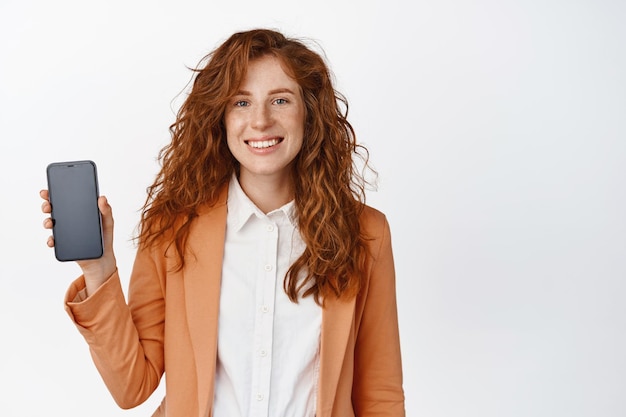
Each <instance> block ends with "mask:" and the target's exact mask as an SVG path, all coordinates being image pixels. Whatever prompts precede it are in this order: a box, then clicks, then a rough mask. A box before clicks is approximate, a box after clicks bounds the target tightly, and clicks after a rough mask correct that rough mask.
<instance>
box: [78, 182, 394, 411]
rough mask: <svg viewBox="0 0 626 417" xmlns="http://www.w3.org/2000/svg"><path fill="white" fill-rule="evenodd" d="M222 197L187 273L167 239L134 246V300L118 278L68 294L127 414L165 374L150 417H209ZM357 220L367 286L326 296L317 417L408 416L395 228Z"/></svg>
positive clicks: (371, 216)
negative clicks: (177, 266) (345, 297)
mask: <svg viewBox="0 0 626 417" xmlns="http://www.w3.org/2000/svg"><path fill="white" fill-rule="evenodd" d="M226 196H227V190H224V192H223V193H222V194H221V197H220V199H219V203H218V204H216V205H215V206H212V207H208V208H206V209H204V210H202V211H201V212H200V213H199V216H198V217H197V219H196V220H195V221H194V224H193V226H192V228H191V230H190V234H189V239H188V242H187V247H188V250H189V254H190V256H189V257H188V258H187V259H188V260H186V265H185V268H184V269H183V270H182V271H178V272H175V271H174V270H173V266H174V257H173V254H172V249H171V248H167V242H163V243H162V244H161V245H158V246H157V247H155V248H151V249H143V248H140V249H139V250H138V252H137V257H136V260H135V264H134V267H133V271H132V275H131V280H130V285H129V290H128V304H127V303H126V301H125V297H124V293H123V291H122V288H121V285H120V279H119V276H118V275H117V272H116V273H115V274H114V275H113V276H111V277H110V279H109V280H108V281H107V282H106V283H105V284H103V285H102V286H101V287H100V288H99V289H98V291H96V292H95V293H94V294H92V295H91V296H90V297H89V298H85V297H84V279H83V278H82V277H80V278H79V279H77V280H76V281H74V283H73V284H72V285H71V286H70V288H69V290H68V292H67V294H66V310H67V312H68V313H69V315H70V317H71V318H72V319H73V320H74V322H75V323H76V326H77V327H78V329H79V331H80V332H81V333H82V335H83V336H84V338H85V340H86V341H87V343H88V344H89V348H90V351H91V354H92V357H93V360H94V363H95V365H96V367H97V368H98V370H99V372H100V374H101V375H102V378H103V380H104V382H105V384H106V385H107V387H108V389H109V391H110V392H111V394H112V396H113V398H114V399H115V401H116V402H117V403H118V404H119V406H120V407H122V408H131V407H135V406H137V405H139V404H141V403H142V402H144V401H145V400H146V399H147V398H148V397H149V396H150V394H152V392H153V391H154V390H155V389H156V388H157V386H158V384H159V381H160V379H161V376H162V375H163V373H164V372H165V375H166V378H165V380H166V381H165V383H166V398H164V400H163V403H162V404H161V406H160V407H159V408H158V409H157V410H156V411H155V413H154V416H159V417H161V416H166V417H195V416H198V417H208V416H212V403H213V385H214V375H215V367H216V358H217V356H216V355H217V343H216V342H217V323H218V320H217V319H218V311H219V301H220V297H219V295H220V279H221V271H222V256H223V249H224V237H225V225H226ZM361 221H362V226H363V228H364V230H365V232H366V233H367V234H368V235H369V236H370V237H371V240H370V241H369V248H370V254H371V256H370V257H369V261H368V273H367V276H366V277H365V281H364V283H365V284H364V288H363V290H362V291H361V292H360V294H359V295H358V296H357V297H356V299H353V300H351V301H347V302H342V301H338V300H334V299H327V300H326V305H325V307H324V309H323V312H322V330H321V346H320V373H319V381H318V398H317V416H318V417H351V416H359V417H364V416H394V417H395V416H404V415H405V410H404V393H403V388H402V367H401V360H400V342H399V335H398V319H397V312H396V289H395V273H394V263H393V255H392V250H391V239H390V235H389V225H388V223H387V220H386V218H385V216H384V215H383V214H382V213H380V212H378V211H376V210H374V209H372V208H369V207H367V208H366V209H365V211H364V212H363V214H362V219H361ZM166 250H167V255H166V256H164V255H163V254H164V253H165V252H164V251H166ZM217 417H222V416H217Z"/></svg>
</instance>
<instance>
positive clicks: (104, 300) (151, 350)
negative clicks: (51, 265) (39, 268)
mask: <svg viewBox="0 0 626 417" xmlns="http://www.w3.org/2000/svg"><path fill="white" fill-rule="evenodd" d="M84 285H85V284H84V278H83V277H81V278H79V279H78V280H76V281H75V282H74V283H73V284H72V286H71V287H70V289H69V291H68V293H67V295H66V310H67V312H68V314H69V315H70V317H71V318H72V320H73V321H74V322H75V324H76V326H77V328H78V329H79V331H80V333H81V334H82V335H83V337H84V338H85V340H86V341H87V343H88V344H89V349H90V352H91V355H92V357H93V360H94V363H95V365H96V367H97V369H98V371H99V372H100V375H101V376H102V379H103V380H104V382H105V384H106V386H107V388H108V389H109V391H110V392H111V395H112V396H113V398H114V399H115V401H116V402H117V404H118V405H119V406H120V407H122V408H132V407H135V406H137V405H139V404H141V403H142V402H144V401H145V400H146V399H147V398H148V397H149V396H150V394H152V392H154V390H155V389H156V388H157V386H158V384H159V380H160V378H161V376H162V374H163V369H164V359H163V338H164V335H163V327H164V314H165V302H164V297H163V291H162V288H161V284H160V279H159V274H158V270H157V268H156V267H155V264H154V262H153V261H152V257H151V256H150V254H149V253H148V251H146V250H140V251H139V252H138V254H137V259H136V260H135V267H134V269H133V275H132V278H131V289H132V288H135V290H131V295H130V297H129V299H130V304H131V305H132V307H133V308H132V309H131V308H129V306H128V305H127V304H126V301H125V299H124V294H123V292H122V288H121V285H120V279H119V276H118V273H117V271H116V272H115V273H114V274H113V275H112V276H111V277H110V278H108V279H107V280H106V281H105V283H104V284H102V285H101V286H100V287H99V288H98V289H97V290H96V291H95V292H93V293H92V294H90V295H89V297H88V298H85V295H86V294H85V287H84Z"/></svg>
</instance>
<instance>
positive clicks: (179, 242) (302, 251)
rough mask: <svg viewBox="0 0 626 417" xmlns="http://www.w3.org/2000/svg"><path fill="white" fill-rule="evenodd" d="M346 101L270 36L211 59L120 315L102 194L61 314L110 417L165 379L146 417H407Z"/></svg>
mask: <svg viewBox="0 0 626 417" xmlns="http://www.w3.org/2000/svg"><path fill="white" fill-rule="evenodd" d="M341 103H343V104H346V103H345V100H344V99H343V98H342V96H340V95H339V94H338V93H336V92H335V90H334V88H333V85H332V82H331V77H330V74H329V71H328V68H327V67H326V65H325V63H324V61H323V59H322V58H321V57H320V56H319V55H318V54H317V53H315V52H313V51H312V50H310V49H309V48H307V47H306V46H305V45H304V44H303V43H302V42H300V41H297V40H295V39H288V38H286V37H284V36H283V35H282V34H280V33H278V32H276V31H271V30H251V31H247V32H241V33H236V34H234V35H233V36H231V37H230V38H229V39H228V40H226V42H224V43H223V44H222V45H221V46H220V47H218V48H217V49H216V50H215V51H214V52H213V53H211V54H210V55H208V56H207V57H206V60H205V63H204V67H203V68H201V69H198V70H197V72H196V75H195V80H194V83H193V86H192V89H191V92H190V94H189V96H188V98H187V99H186V101H185V102H184V104H183V105H182V107H181V109H180V111H179V113H178V117H177V119H176V121H175V123H174V124H173V125H172V126H171V132H172V141H171V143H170V144H169V145H168V146H166V147H165V148H164V149H163V150H162V151H161V153H160V155H159V156H160V160H161V163H162V168H161V171H160V172H159V174H158V175H157V178H156V180H155V182H154V184H153V185H152V186H151V187H150V188H149V189H148V198H147V200H146V204H145V205H144V207H143V212H142V218H141V224H140V234H139V236H138V241H139V248H138V252H137V257H136V260H135V265H134V267H133V271H132V275H131V281H130V287H129V294H128V304H127V303H126V302H125V298H124V294H123V291H122V289H121V286H120V279H119V276H118V273H117V268H116V263H115V256H114V253H113V249H112V241H113V217H112V211H111V207H110V205H109V204H108V203H107V201H106V198H105V197H100V199H99V208H100V210H101V213H102V218H103V229H104V241H105V253H104V255H103V256H102V257H101V258H99V259H95V260H89V261H79V262H78V263H79V266H80V267H81V269H82V271H83V275H82V276H81V277H80V278H79V279H77V280H76V281H75V282H74V283H73V284H72V285H71V287H70V289H69V290H68V293H67V295H66V309H67V311H68V313H69V314H70V316H71V318H72V319H73V320H74V322H75V323H76V325H77V327H78V329H79V331H80V332H81V333H82V334H83V336H84V337H85V339H86V341H87V342H88V343H89V346H90V350H91V352H92V356H93V359H94V362H95V364H96V366H97V368H98V370H99V372H100V374H101V375H102V377H103V379H104V381H105V383H106V385H107V387H108V388H109V390H110V392H111V394H112V395H113V397H114V398H115V401H116V402H117V403H118V404H119V405H120V406H121V407H123V408H130V407H134V406H136V405H138V404H140V403H142V402H143V401H145V400H146V399H147V398H148V397H149V396H150V394H151V393H152V392H153V391H154V390H155V389H156V387H157V386H158V384H159V381H160V378H161V376H162V375H163V373H164V372H165V374H166V376H167V377H166V398H165V399H164V400H163V403H162V404H161V406H160V407H159V409H158V410H157V411H156V412H155V414H154V415H155V416H169V417H171V416H177V417H178V416H180V417H189V416H211V415H214V416H218V417H222V416H228V417H237V416H248V415H255V416H256V415H265V416H311V417H312V416H337V417H346V416H368V415H376V416H403V415H404V394H403V390H402V370H401V360H400V344H399V336H398V322H397V313H396V298H395V275H394V266H393V257H392V250H391V241H390V235H389V226H388V223H387V221H386V219H385V216H384V215H383V214H382V213H380V212H378V211H376V210H374V209H372V208H370V207H368V206H366V205H365V204H364V202H363V201H364V193H363V189H364V185H365V184H364V183H365V181H364V179H363V176H362V175H361V174H360V172H358V171H357V170H356V169H355V164H354V157H355V156H358V155H359V151H360V150H364V149H363V148H362V147H360V146H359V145H357V144H356V141H355V135H354V132H353V129H352V127H351V125H350V124H349V123H348V121H347V120H346V118H345V114H346V113H347V107H346V111H345V112H344V111H342V109H341V108H340V104H341ZM365 155H366V154H365ZM41 195H42V197H43V198H44V200H45V201H44V203H43V211H44V212H46V213H49V212H50V204H49V202H48V199H47V191H46V190H44V191H42V193H41ZM45 227H46V228H51V227H52V221H51V220H50V219H46V221H45ZM48 245H49V246H53V245H54V240H53V239H52V238H49V240H48Z"/></svg>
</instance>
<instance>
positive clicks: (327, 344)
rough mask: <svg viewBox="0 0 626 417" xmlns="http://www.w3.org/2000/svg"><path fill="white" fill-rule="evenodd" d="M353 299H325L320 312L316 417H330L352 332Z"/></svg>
mask: <svg viewBox="0 0 626 417" xmlns="http://www.w3.org/2000/svg"><path fill="white" fill-rule="evenodd" d="M355 302H356V301H355V299H354V298H353V299H352V300H349V301H340V300H336V299H328V300H326V302H325V305H324V308H323V309H322V335H321V347H320V377H319V387H318V392H319V397H318V403H317V409H318V411H317V415H318V416H330V415H331V412H332V409H333V403H334V401H335V394H336V393H337V384H338V383H339V377H340V375H341V370H342V368H343V362H344V356H345V354H346V349H347V346H348V341H349V339H350V334H351V332H352V324H353V321H354V307H355Z"/></svg>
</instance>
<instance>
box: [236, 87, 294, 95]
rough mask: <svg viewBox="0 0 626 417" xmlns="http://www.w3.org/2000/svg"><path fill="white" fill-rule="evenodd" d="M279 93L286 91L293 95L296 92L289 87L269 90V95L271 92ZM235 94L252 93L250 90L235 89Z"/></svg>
mask: <svg viewBox="0 0 626 417" xmlns="http://www.w3.org/2000/svg"><path fill="white" fill-rule="evenodd" d="M281 93H288V94H293V95H296V93H294V92H293V91H292V90H291V89H289V88H276V89H274V90H271V91H270V92H269V95H272V94H281ZM236 95H238V96H251V95H252V93H251V92H250V91H247V90H239V91H237V94H236Z"/></svg>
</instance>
